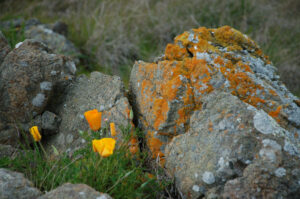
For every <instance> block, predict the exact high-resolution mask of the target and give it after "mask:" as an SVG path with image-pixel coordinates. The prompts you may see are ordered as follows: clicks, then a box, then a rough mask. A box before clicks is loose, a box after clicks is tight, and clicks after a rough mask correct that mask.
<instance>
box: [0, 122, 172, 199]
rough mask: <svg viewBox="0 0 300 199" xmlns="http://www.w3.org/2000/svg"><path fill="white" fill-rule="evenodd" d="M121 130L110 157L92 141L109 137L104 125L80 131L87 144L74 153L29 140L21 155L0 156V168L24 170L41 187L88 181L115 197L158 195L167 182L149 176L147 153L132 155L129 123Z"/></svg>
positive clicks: (154, 196)
mask: <svg viewBox="0 0 300 199" xmlns="http://www.w3.org/2000/svg"><path fill="white" fill-rule="evenodd" d="M99 132H101V133H99ZM122 132H123V137H124V140H123V144H120V143H119V145H118V146H116V149H115V151H114V153H113V155H111V156H109V157H107V158H103V157H100V155H99V154H98V153H95V152H94V151H93V150H92V144H91V141H92V140H93V139H100V138H102V137H106V136H105V134H106V133H107V129H105V128H103V129H101V130H100V131H98V132H81V136H82V137H83V139H85V140H86V143H87V145H86V146H85V147H84V148H82V149H80V150H78V151H76V152H75V153H74V154H73V155H72V157H70V156H69V155H67V154H66V153H63V154H58V152H57V150H55V148H53V149H54V153H53V154H52V155H49V154H46V155H45V154H44V153H43V150H41V149H42V148H41V146H40V145H38V144H37V143H36V142H34V143H33V145H30V144H29V143H27V144H26V145H23V150H24V151H25V152H23V153H22V155H19V156H17V157H16V158H15V159H10V158H2V159H0V168H3V167H4V168H9V169H11V170H14V171H18V172H21V173H24V175H25V177H27V178H28V179H29V180H31V181H32V182H33V183H34V185H35V186H36V187H37V188H39V189H40V190H42V191H50V190H52V189H54V188H56V187H58V186H60V185H62V184H63V183H66V182H70V183H84V184H87V185H89V186H91V187H93V188H94V189H96V190H97V191H99V192H104V193H108V194H110V195H111V196H112V197H113V198H115V199H118V198H157V197H158V195H159V194H161V193H162V191H163V189H164V187H165V186H166V185H167V184H168V183H167V182H166V181H157V180H156V179H155V178H149V177H148V175H147V173H148V172H151V171H150V169H149V168H148V167H147V166H146V165H147V164H146V162H147V161H148V155H147V153H146V152H144V153H141V152H139V153H138V154H136V155H132V154H131V153H130V152H129V150H128V145H127V144H126V143H127V142H128V141H129V138H130V133H129V132H130V127H128V128H123V129H122ZM100 134H101V135H102V136H100ZM138 135H142V134H141V133H138ZM117 143H118V142H117ZM124 143H125V144H124ZM30 147H31V148H32V149H31V148H30ZM154 175H159V174H158V173H155V174H154Z"/></svg>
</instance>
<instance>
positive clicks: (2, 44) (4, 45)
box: [0, 31, 11, 65]
mask: <svg viewBox="0 0 300 199" xmlns="http://www.w3.org/2000/svg"><path fill="white" fill-rule="evenodd" d="M10 50H11V49H10V46H9V44H8V42H7V40H6V38H5V37H4V35H3V34H2V32H1V31H0V65H1V63H2V62H3V60H4V58H5V56H6V55H7V54H8V53H9V51H10Z"/></svg>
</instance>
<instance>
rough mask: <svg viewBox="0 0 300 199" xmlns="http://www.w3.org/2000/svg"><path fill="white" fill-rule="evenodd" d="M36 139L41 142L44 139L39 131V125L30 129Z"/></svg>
mask: <svg viewBox="0 0 300 199" xmlns="http://www.w3.org/2000/svg"><path fill="white" fill-rule="evenodd" d="M29 131H30V133H31V135H32V137H33V139H34V141H36V142H39V141H40V140H41V139H42V136H41V134H40V132H39V129H38V127H37V126H33V127H31V128H30V129H29Z"/></svg>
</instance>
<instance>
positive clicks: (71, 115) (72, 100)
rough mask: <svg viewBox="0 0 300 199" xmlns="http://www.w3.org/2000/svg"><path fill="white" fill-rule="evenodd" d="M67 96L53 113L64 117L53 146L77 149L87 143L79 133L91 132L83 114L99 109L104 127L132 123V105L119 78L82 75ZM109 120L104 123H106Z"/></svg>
mask: <svg viewBox="0 0 300 199" xmlns="http://www.w3.org/2000/svg"><path fill="white" fill-rule="evenodd" d="M66 91H67V92H66V93H65V95H64V97H63V98H62V99H61V101H60V102H59V105H58V106H55V107H54V110H55V112H56V113H58V115H59V116H60V117H61V119H62V120H61V124H60V127H59V134H57V135H55V136H54V137H53V138H52V139H51V141H50V143H51V144H53V145H55V146H56V147H57V148H58V149H75V148H76V147H79V146H81V145H82V144H84V143H85V141H84V140H82V138H81V137H80V135H79V133H78V131H79V130H82V131H87V130H89V125H88V123H87V121H86V119H85V118H84V115H83V114H84V112H86V111H88V110H92V109H97V110H98V111H99V112H100V111H101V112H102V126H105V125H108V126H109V123H110V122H114V123H115V124H116V128H117V131H118V132H119V133H120V130H119V127H120V126H124V127H126V126H127V125H128V124H129V123H130V119H129V115H130V109H131V108H130V105H129V103H128V100H127V98H126V97H125V93H124V85H123V83H122V81H121V79H120V78H119V77H117V76H109V75H104V74H102V73H99V72H93V73H91V75H90V77H87V76H85V75H81V76H79V77H77V78H76V81H75V82H74V83H73V84H72V85H70V86H69V87H68V88H67V89H66ZM105 119H107V121H106V122H105V121H104V120H105Z"/></svg>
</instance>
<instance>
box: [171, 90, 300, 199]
mask: <svg viewBox="0 0 300 199" xmlns="http://www.w3.org/2000/svg"><path fill="white" fill-rule="evenodd" d="M202 103H203V106H204V107H205V108H203V109H202V110H201V111H195V112H194V113H193V114H192V116H191V119H190V129H189V131H188V132H187V133H185V134H184V135H180V136H177V137H175V138H173V140H172V141H171V142H170V143H169V144H168V145H167V148H166V168H167V169H168V171H169V173H171V174H172V175H173V176H175V178H176V179H177V180H176V183H177V187H178V188H179V189H180V190H181V191H182V192H183V193H184V195H186V196H187V195H189V196H190V197H188V198H197V197H200V196H201V195H202V194H206V193H205V192H200V191H195V189H194V187H195V185H197V186H199V187H204V189H203V190H210V189H211V188H212V187H216V186H224V184H225V183H226V182H227V184H228V190H227V191H228V193H227V192H226V193H224V197H225V196H229V197H230V198H231V197H234V196H235V197H237V196H239V197H237V198H242V196H243V197H246V198H248V197H249V196H251V195H253V194H254V192H253V191H254V188H253V190H252V191H249V190H247V189H246V188H247V186H248V185H249V186H253V187H255V186H256V187H259V188H260V189H261V190H262V191H261V192H260V193H257V194H256V193H255V194H254V195H256V196H257V197H258V198H259V197H262V196H264V195H263V194H264V193H266V192H268V191H270V193H272V194H275V195H272V196H274V197H275V196H276V197H275V198H280V197H279V196H282V197H287V196H288V195H291V194H300V193H299V192H297V190H300V185H297V183H296V182H295V181H294V180H290V179H292V178H293V175H292V174H291V173H292V170H293V169H295V168H296V167H295V166H296V165H299V164H300V159H299V157H295V156H293V155H291V154H289V153H288V152H287V151H284V150H283V145H284V140H285V139H286V137H285V135H284V134H283V135H279V134H275V135H272V136H269V135H267V134H264V133H262V132H260V131H259V129H256V127H255V124H254V123H255V120H254V118H255V115H256V114H257V113H259V112H260V111H261V110H260V111H258V110H255V108H254V107H252V109H253V110H252V109H251V110H249V108H248V106H249V105H247V104H245V103H244V102H241V101H240V100H239V99H238V98H237V97H235V96H233V95H231V94H227V93H223V92H217V91H215V92H213V93H211V94H210V95H208V96H206V97H204V98H203V99H202ZM220 110H221V111H220ZM266 117H269V119H270V120H271V119H272V118H271V117H270V116H268V115H267V114H266ZM265 125H268V124H265ZM294 144H295V145H296V144H297V143H294ZM254 164H255V165H257V167H255V168H256V169H261V168H264V167H265V168H268V170H269V173H268V175H269V176H270V178H271V177H272V180H273V181H274V182H276V185H275V184H272V183H269V181H267V180H265V181H261V182H259V183H256V182H254V180H255V179H259V178H260V175H262V174H261V173H260V172H258V171H256V170H252V171H251V172H249V174H247V177H244V178H240V179H239V181H242V182H240V183H243V187H240V188H241V190H240V191H239V194H241V195H238V194H237V195H234V194H233V193H231V192H233V185H232V184H231V183H229V182H230V181H233V182H235V180H231V179H233V178H236V177H238V176H243V175H246V174H245V171H246V170H245V168H248V167H252V166H250V165H254ZM248 165H249V166H248ZM282 165H287V166H284V171H285V172H282V171H283V169H282V167H283V166H282ZM283 173H284V174H285V176H284V177H285V179H289V181H281V179H279V178H281V177H283ZM256 174H257V175H256ZM250 175H251V179H253V182H252V181H249V182H248V180H250V179H249V178H250ZM273 175H275V176H273ZM266 179H269V178H268V177H266ZM251 183H252V184H251ZM264 183H265V184H268V189H266V190H264V186H265V184H264ZM285 183H288V184H289V183H291V184H293V185H294V187H286V186H285ZM227 184H226V185H227ZM229 185H230V186H229ZM236 186H237V185H236ZM239 186H241V185H239ZM229 187H230V188H229ZM279 188H280V189H279ZM229 190H230V191H229ZM272 190H280V191H279V192H278V194H279V193H281V194H282V195H280V194H279V195H277V194H276V193H277V192H276V193H275V192H274V191H272ZM248 191H249V193H248ZM255 191H256V190H255ZM229 192H230V193H229ZM225 198H226V197H225ZM271 198H272V197H271Z"/></svg>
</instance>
